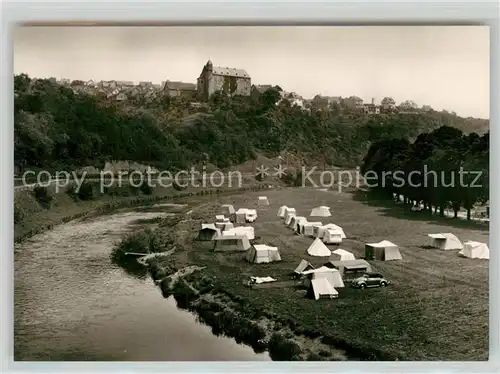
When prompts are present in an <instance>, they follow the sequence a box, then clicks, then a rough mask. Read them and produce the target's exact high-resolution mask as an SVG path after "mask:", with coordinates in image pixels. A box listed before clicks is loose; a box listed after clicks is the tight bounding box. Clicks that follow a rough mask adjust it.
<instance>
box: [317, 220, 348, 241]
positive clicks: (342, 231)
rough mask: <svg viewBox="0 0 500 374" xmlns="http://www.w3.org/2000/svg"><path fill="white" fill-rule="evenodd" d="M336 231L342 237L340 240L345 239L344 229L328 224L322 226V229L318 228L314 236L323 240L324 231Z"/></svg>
mask: <svg viewBox="0 0 500 374" xmlns="http://www.w3.org/2000/svg"><path fill="white" fill-rule="evenodd" d="M329 229H331V230H337V231H339V232H340V235H341V237H342V239H345V238H346V235H345V232H344V229H343V228H342V227H340V226H337V225H336V224H334V223H329V224H327V225H324V226H322V227H318V230H317V235H315V236H316V237H317V238H323V235H324V234H325V231H326V230H329Z"/></svg>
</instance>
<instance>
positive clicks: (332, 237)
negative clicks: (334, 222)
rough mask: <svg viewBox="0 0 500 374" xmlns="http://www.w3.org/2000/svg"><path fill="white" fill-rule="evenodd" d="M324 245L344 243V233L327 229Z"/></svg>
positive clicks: (324, 235)
mask: <svg viewBox="0 0 500 374" xmlns="http://www.w3.org/2000/svg"><path fill="white" fill-rule="evenodd" d="M323 243H325V244H340V243H342V232H341V231H339V230H336V229H327V230H325V232H324V234H323Z"/></svg>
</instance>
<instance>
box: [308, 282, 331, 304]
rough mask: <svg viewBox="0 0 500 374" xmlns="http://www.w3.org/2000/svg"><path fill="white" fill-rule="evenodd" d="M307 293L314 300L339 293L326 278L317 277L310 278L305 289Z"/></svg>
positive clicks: (328, 297) (329, 297)
mask: <svg viewBox="0 0 500 374" xmlns="http://www.w3.org/2000/svg"><path fill="white" fill-rule="evenodd" d="M307 295H308V296H309V297H310V298H313V299H314V300H319V299H322V298H327V299H334V298H337V297H338V296H339V293H338V292H337V290H336V289H335V288H333V286H332V285H331V284H330V282H328V280H327V279H326V278H317V279H312V280H311V284H310V285H309V289H308V290H307Z"/></svg>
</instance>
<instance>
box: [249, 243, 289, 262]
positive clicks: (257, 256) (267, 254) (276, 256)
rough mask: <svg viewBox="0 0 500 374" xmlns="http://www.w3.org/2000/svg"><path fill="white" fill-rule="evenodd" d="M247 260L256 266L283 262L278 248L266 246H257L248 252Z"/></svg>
mask: <svg viewBox="0 0 500 374" xmlns="http://www.w3.org/2000/svg"><path fill="white" fill-rule="evenodd" d="M246 259H247V261H248V262H252V263H254V264H261V263H268V262H274V261H281V256H280V253H279V251H278V247H270V246H268V245H265V244H255V245H253V246H251V247H250V249H249V250H248V251H247V256H246Z"/></svg>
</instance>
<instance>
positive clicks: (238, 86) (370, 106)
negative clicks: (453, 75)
mask: <svg viewBox="0 0 500 374" xmlns="http://www.w3.org/2000/svg"><path fill="white" fill-rule="evenodd" d="M52 79H54V78H52ZM59 83H60V84H63V85H67V86H69V87H71V88H72V89H73V90H75V91H80V92H82V91H83V92H87V93H90V94H98V93H102V94H105V95H106V97H107V98H115V99H116V100H119V101H123V100H127V99H130V98H134V97H138V96H141V97H143V98H145V99H153V98H158V97H164V96H168V97H185V98H188V99H197V100H199V101H207V100H208V99H209V98H210V97H211V96H212V95H213V94H215V93H216V92H223V93H225V94H226V95H229V96H235V95H239V96H259V95H261V94H263V93H264V92H265V91H267V90H269V89H271V88H272V87H275V86H272V85H252V81H251V77H250V74H248V73H247V71H246V70H244V69H239V68H230V67H221V66H214V65H213V64H212V61H210V60H208V61H207V63H206V64H205V65H204V66H203V67H202V69H201V72H200V75H199V76H198V78H197V82H196V84H194V83H187V82H181V81H169V80H167V81H165V82H161V84H156V83H152V82H146V81H144V82H139V83H137V84H135V83H134V82H131V81H115V80H113V81H100V82H94V81H92V80H90V81H87V82H84V81H78V80H75V81H69V80H67V79H63V80H60V81H59ZM279 91H280V95H281V98H280V100H279V102H281V101H284V100H287V101H288V102H289V103H290V104H291V105H296V106H298V107H301V108H303V109H311V108H329V107H331V105H333V104H338V105H340V106H342V107H344V108H351V109H359V110H362V111H363V112H364V113H365V114H380V112H381V111H390V110H393V109H396V108H397V109H398V110H400V111H413V110H417V109H419V108H418V105H417V104H416V103H415V102H413V101H411V100H406V101H404V102H402V103H401V104H400V105H396V102H395V100H394V99H393V98H391V97H385V98H384V99H382V101H381V102H380V104H375V100H374V99H372V101H371V103H366V104H365V103H364V102H363V99H361V98H360V97H357V96H350V97H347V98H342V97H340V96H333V97H330V96H321V95H316V96H315V97H314V98H313V99H312V100H305V99H304V98H303V97H301V96H300V95H298V94H296V93H295V92H287V91H284V90H281V89H280V90H279ZM431 109H432V108H431V107H430V106H428V105H424V106H423V107H422V108H420V110H424V111H429V110H431Z"/></svg>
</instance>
